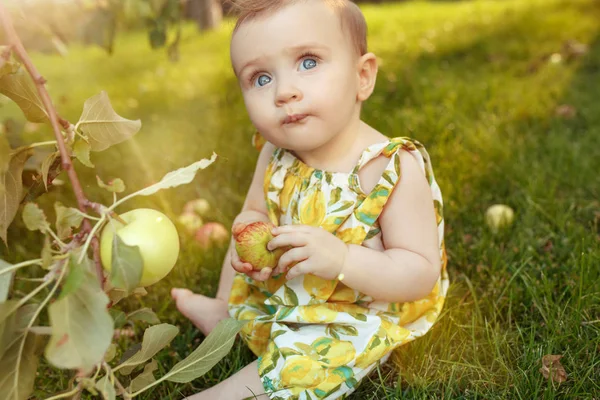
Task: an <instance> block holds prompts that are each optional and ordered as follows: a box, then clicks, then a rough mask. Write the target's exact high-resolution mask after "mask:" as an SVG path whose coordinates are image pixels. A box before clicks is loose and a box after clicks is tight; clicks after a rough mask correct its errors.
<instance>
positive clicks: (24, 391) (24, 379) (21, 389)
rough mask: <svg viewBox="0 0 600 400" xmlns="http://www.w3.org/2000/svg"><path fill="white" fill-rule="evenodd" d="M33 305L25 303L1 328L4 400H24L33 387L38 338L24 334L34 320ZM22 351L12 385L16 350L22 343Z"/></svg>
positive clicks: (0, 388) (0, 371)
mask: <svg viewBox="0 0 600 400" xmlns="http://www.w3.org/2000/svg"><path fill="white" fill-rule="evenodd" d="M36 308H37V305H36V304H27V305H25V306H23V307H21V308H19V309H18V310H17V312H16V313H15V314H13V315H11V317H10V318H9V319H8V320H7V321H6V323H5V324H3V325H0V393H2V396H3V397H2V398H4V399H11V400H13V399H15V400H25V399H28V398H29V396H30V395H31V393H32V392H33V384H34V380H35V376H36V371H37V367H38V363H39V357H38V354H37V353H38V348H39V345H40V340H39V338H38V336H37V335H34V334H32V333H23V332H22V330H23V329H25V328H26V327H27V325H28V324H29V322H30V321H31V318H32V317H33V315H34V313H35V310H36ZM23 340H24V341H25V343H24V345H23V352H22V353H21V356H20V361H19V369H18V373H19V381H18V383H17V385H16V386H15V384H14V380H15V373H16V372H17V361H18V359H19V351H20V348H21V345H22V344H23V343H22V342H23Z"/></svg>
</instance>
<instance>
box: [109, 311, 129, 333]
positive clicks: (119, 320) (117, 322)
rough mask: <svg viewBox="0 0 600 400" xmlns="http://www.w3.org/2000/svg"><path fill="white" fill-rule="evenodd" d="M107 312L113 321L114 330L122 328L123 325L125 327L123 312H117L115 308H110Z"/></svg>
mask: <svg viewBox="0 0 600 400" xmlns="http://www.w3.org/2000/svg"><path fill="white" fill-rule="evenodd" d="M108 312H109V313H110V316H111V317H112V319H113V324H114V326H115V329H120V328H122V327H123V325H125V323H126V322H127V317H126V316H125V313H124V312H123V311H121V310H117V309H116V308H111V309H110V310H109V311H108Z"/></svg>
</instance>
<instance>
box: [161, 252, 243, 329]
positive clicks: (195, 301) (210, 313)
mask: <svg viewBox="0 0 600 400" xmlns="http://www.w3.org/2000/svg"><path fill="white" fill-rule="evenodd" d="M231 246H235V242H234V241H233V240H231V242H230V244H229V248H228V249H227V253H226V256H225V260H224V261H223V267H222V269H221V278H220V279H219V289H218V291H217V297H216V298H214V299H213V298H211V297H206V296H203V295H201V294H194V293H192V292H191V291H190V290H188V289H179V288H173V289H171V297H173V300H175V303H176V305H177V309H179V311H180V312H181V313H182V314H183V315H185V316H186V317H187V318H189V319H190V320H191V321H192V323H193V324H194V325H195V326H196V327H197V328H198V329H199V330H200V331H201V332H202V333H203V334H204V335H208V334H209V333H210V331H212V330H213V328H214V327H215V326H216V325H217V323H219V321H221V320H222V319H225V318H227V317H229V313H228V311H227V304H228V301H229V293H230V292H231V286H232V285H233V278H234V277H235V270H234V269H233V267H232V266H231V255H230V250H231Z"/></svg>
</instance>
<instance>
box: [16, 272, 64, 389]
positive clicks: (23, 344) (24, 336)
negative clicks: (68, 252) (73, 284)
mask: <svg viewBox="0 0 600 400" xmlns="http://www.w3.org/2000/svg"><path fill="white" fill-rule="evenodd" d="M66 264H67V262H66V261H64V262H63V266H62V270H61V271H60V275H59V276H58V279H56V283H55V284H54V286H53V287H52V289H50V293H48V296H46V298H45V299H44V301H42V304H40V306H39V307H38V308H37V309H36V310H35V313H34V314H33V316H32V317H31V319H30V320H29V324H27V329H26V330H25V333H24V334H23V340H22V341H21V345H20V347H19V352H18V353H17V363H16V367H15V379H14V389H15V393H16V394H17V396H15V397H17V398H18V392H19V368H20V364H21V356H22V355H23V348H24V347H25V341H26V340H27V335H28V330H29V329H30V328H31V327H32V326H33V323H34V322H35V320H36V319H37V317H38V315H40V312H42V310H43V309H44V307H46V304H47V303H48V302H49V301H50V299H51V298H52V296H54V293H55V292H56V289H58V286H59V285H60V282H61V281H62V279H63V277H64V276H65V271H66V270H67V265H66ZM48 282H52V281H51V280H48ZM40 286H41V285H40Z"/></svg>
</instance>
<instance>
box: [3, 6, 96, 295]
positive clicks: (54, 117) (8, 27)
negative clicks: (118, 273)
mask: <svg viewBox="0 0 600 400" xmlns="http://www.w3.org/2000/svg"><path fill="white" fill-rule="evenodd" d="M0 25H2V27H3V28H4V32H5V33H6V37H7V39H8V43H9V46H11V47H12V50H13V51H14V52H15V54H16V55H17V56H18V57H19V58H20V59H21V61H22V62H23V65H24V66H25V69H26V70H27V72H28V73H29V75H30V76H31V78H32V79H33V82H34V83H35V86H36V88H37V92H38V94H39V95H40V99H41V101H42V104H43V105H44V109H45V110H46V113H47V114H48V117H49V119H50V124H51V125H52V130H53V131H54V136H55V137H56V142H57V143H56V144H57V146H58V150H59V152H60V156H61V161H62V168H63V169H64V170H65V171H67V175H68V176H69V180H70V181H71V186H72V187H73V191H74V192H75V197H76V198H77V205H78V208H79V210H81V212H84V213H85V211H86V209H85V204H86V201H87V199H86V197H85V194H84V192H83V188H82V187H81V183H80V182H79V178H78V177H77V173H76V172H75V169H74V168H73V163H72V162H71V155H70V154H69V151H68V150H67V147H66V145H65V140H64V138H63V135H62V133H61V130H60V126H59V124H60V125H62V127H63V128H64V129H68V128H69V127H70V125H71V124H70V123H69V122H68V121H67V120H65V119H63V118H60V117H59V116H58V114H57V112H56V109H55V108H54V105H53V104H52V99H51V98H50V94H49V93H48V90H46V86H45V83H46V80H45V79H44V77H42V76H41V75H40V73H39V72H38V70H37V69H36V67H35V65H33V62H32V61H31V58H30V57H29V54H28V53H27V51H26V50H25V47H24V46H23V43H22V42H21V39H20V38H19V35H18V34H17V31H16V30H15V28H14V26H13V23H12V19H11V18H10V15H9V14H8V12H7V11H6V9H5V8H4V6H3V5H2V3H0ZM91 229H92V227H91V224H90V221H89V220H87V219H85V220H84V221H83V230H84V231H86V232H90V231H91ZM92 247H93V251H94V261H95V264H96V274H97V276H98V280H99V282H100V285H101V287H104V273H103V272H102V265H101V263H100V248H99V246H98V241H97V239H92Z"/></svg>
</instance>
